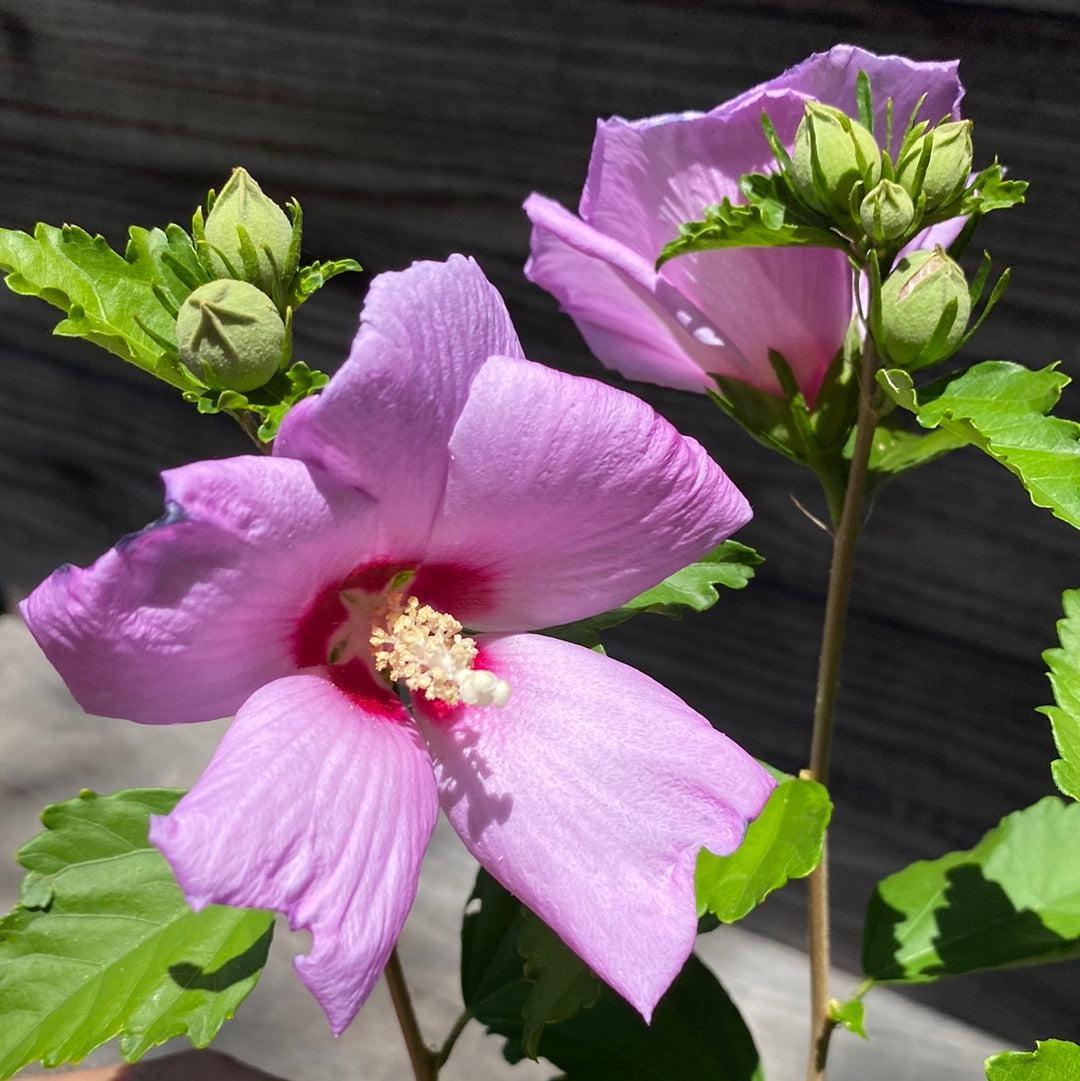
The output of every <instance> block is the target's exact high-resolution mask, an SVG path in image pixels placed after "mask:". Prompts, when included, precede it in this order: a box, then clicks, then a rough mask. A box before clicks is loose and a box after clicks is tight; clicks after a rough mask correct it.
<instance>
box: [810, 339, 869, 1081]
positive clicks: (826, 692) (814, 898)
mask: <svg viewBox="0 0 1080 1081" xmlns="http://www.w3.org/2000/svg"><path fill="white" fill-rule="evenodd" d="M876 368H877V353H876V351H875V349H874V345H873V341H872V339H871V338H870V336H869V334H868V335H867V339H866V344H865V345H864V347H863V355H862V365H861V370H860V373H859V387H860V391H859V416H858V422H857V426H856V429H855V448H854V450H853V452H852V456H851V466H850V469H849V472H848V481H847V489H846V491H845V493H844V500H843V506H842V508H841V510H840V516H839V518H838V519H837V520H836V522H835V525H836V532H835V533H834V535H833V552H832V565H831V567H830V569H829V590H828V595H827V598H826V601H825V623H824V628H823V630H822V635H821V656H820V659H819V662H818V680H817V693H816V695H815V699H814V730H813V736H812V740H811V746H810V767H809V769H807V770H806V771H804V773H805V776H808V777H810V778H811V779H812V780H815V781H820V782H821V783H822V784H824V783H826V782H827V780H828V776H829V754H830V751H831V748H832V734H833V719H834V716H835V713H836V698H837V691H838V689H839V683H840V661H841V657H842V655H843V649H844V629H845V626H846V623H847V612H848V601H849V599H850V596H851V579H852V572H853V570H854V565H855V544H856V541H857V540H858V538H859V532H860V530H861V528H862V518H863V502H864V499H865V495H866V479H867V474H868V471H869V463H870V448H871V446H872V445H873V440H874V428H875V427H876V425H877V421H878V412H877V409H876V406H875V404H874V397H875V390H876V386H875V383H874V372H875V370H876ZM826 495H827V496H829V492H828V490H826ZM830 503H832V498H830ZM808 885H809V891H808V907H807V930H808V942H809V952H810V1054H809V1061H808V1063H807V1067H806V1077H807V1081H824V1078H825V1063H826V1060H827V1058H828V1054H829V1038H830V1037H831V1035H832V1030H833V1027H834V1025H833V1023H832V1022H831V1021H830V1018H829V956H830V950H829V864H828V845H827V843H826V845H825V846H824V847H823V848H822V853H821V863H820V864H818V867H817V869H816V870H815V871H814V872H813V874H811V876H810V879H809V884H808Z"/></svg>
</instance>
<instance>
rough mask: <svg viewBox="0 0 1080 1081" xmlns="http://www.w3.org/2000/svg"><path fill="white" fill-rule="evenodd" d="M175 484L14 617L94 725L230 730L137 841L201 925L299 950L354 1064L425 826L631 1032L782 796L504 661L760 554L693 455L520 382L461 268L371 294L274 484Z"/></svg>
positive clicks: (645, 716)
mask: <svg viewBox="0 0 1080 1081" xmlns="http://www.w3.org/2000/svg"><path fill="white" fill-rule="evenodd" d="M164 480H165V489H166V496H167V504H166V506H167V511H166V513H165V516H164V517H163V518H162V519H161V520H160V521H158V522H156V523H154V524H153V525H152V526H149V527H148V528H147V529H145V530H143V531H142V532H140V533H137V534H135V535H134V536H132V537H129V538H126V539H125V540H123V541H121V542H120V543H119V544H118V545H117V546H116V547H115V548H113V549H112V550H111V551H110V552H108V553H107V554H106V555H104V556H102V557H101V559H99V560H98V561H97V562H96V563H95V564H94V565H93V566H91V567H89V568H87V569H77V568H71V567H68V568H61V569H60V570H58V571H56V572H55V573H54V574H53V575H52V576H51V577H50V578H48V579H47V580H46V581H45V582H44V583H43V584H42V585H41V586H39V587H38V589H37V590H36V591H35V592H34V593H33V594H32V595H31V596H30V597H29V599H28V600H27V601H26V602H25V604H24V606H23V612H24V615H25V617H26V621H27V623H28V625H29V626H30V629H31V631H32V632H33V634H34V636H35V637H36V638H37V640H38V642H39V643H40V645H41V647H42V648H43V649H44V651H45V653H46V655H47V656H48V657H49V659H50V660H51V661H52V663H53V664H54V665H55V666H56V668H57V669H58V670H59V672H60V674H61V675H62V676H63V677H64V679H65V681H66V682H67V684H68V686H69V687H70V688H71V690H72V692H73V693H74V695H75V697H76V698H77V699H78V700H79V702H80V703H81V704H82V705H83V706H84V707H85V708H86V709H87V710H88V711H90V712H93V713H101V714H107V715H110V716H119V717H127V718H130V719H132V720H135V721H140V722H144V723H149V724H174V723H183V722H190V721H202V720H207V719H209V718H213V717H219V716H223V715H226V714H230V713H234V712H235V714H236V719H235V721H234V722H233V724H232V726H231V727H230V728H229V730H228V732H227V733H226V735H225V737H224V739H223V740H222V742H221V745H220V746H219V748H218V750H217V752H216V754H215V755H214V758H213V760H212V761H211V763H210V765H209V766H208V767H207V768H206V771H205V772H204V773H203V775H202V777H201V778H200V779H199V780H198V782H197V783H196V784H195V786H194V787H193V788H192V789H191V791H190V792H189V793H188V795H186V796H185V797H184V798H183V799H182V800H181V801H180V803H179V804H178V805H177V807H176V809H175V810H174V811H173V812H172V813H171V814H170V815H168V816H167V817H165V818H158V819H154V820H153V821H152V824H151V838H152V840H153V842H154V843H155V844H156V845H157V846H158V847H159V848H160V849H161V851H162V852H163V853H164V854H165V856H166V858H167V859H168V860H169V862H170V864H171V865H172V867H173V869H174V871H175V872H176V876H177V879H178V880H179V882H180V884H181V886H182V887H183V889H184V892H185V894H186V896H187V898H188V900H189V902H190V904H191V905H192V906H193V907H195V908H199V907H201V906H202V905H205V904H208V903H211V902H217V903H222V904H231V905H241V906H255V907H262V908H272V909H277V910H279V911H281V912H284V913H285V914H286V915H287V916H288V919H289V921H290V924H291V925H292V926H293V927H294V928H305V929H307V930H310V932H311V933H312V936H313V941H312V947H311V950H310V952H309V953H308V954H306V955H305V956H302V957H300V958H298V959H297V962H296V967H297V970H298V972H299V974H300V978H301V979H302V980H303V982H304V983H305V984H306V985H307V986H308V987H309V988H310V990H311V991H312V993H313V994H314V995H315V997H316V998H317V999H318V1001H319V1002H320V1004H321V1005H322V1007H323V1009H324V1010H325V1011H326V1014H327V1016H328V1018H329V1021H330V1024H331V1027H332V1029H333V1031H334V1032H335V1033H339V1032H341V1031H342V1030H343V1029H344V1028H345V1027H346V1025H348V1023H349V1021H350V1020H351V1019H352V1017H353V1016H354V1015H355V1013H356V1011H357V1010H358V1009H359V1007H360V1005H361V1003H362V1002H363V1001H364V999H365V997H366V996H367V995H368V993H369V992H370V990H371V988H372V986H373V984H374V983H375V981H376V979H377V978H378V976H379V973H380V971H381V970H382V968H383V966H384V965H385V963H386V960H387V958H388V956H389V954H390V951H391V949H392V947H393V945H394V942H395V940H396V939H397V936H398V933H399V932H400V930H401V928H402V925H403V924H404V922H405V918H406V915H407V914H408V911H409V908H410V907H411V905H412V902H413V898H414V896H415V893H416V884H417V877H418V874H419V868H420V861H421V857H422V855H423V852H424V849H425V848H426V846H427V843H428V839H429V838H430V836H431V832H432V829H433V827H434V824H435V818H436V814H437V811H438V807H439V805H440V804H441V805H442V808H443V810H444V811H445V813H446V815H447V817H448V818H449V820H450V822H451V823H452V824H453V826H454V828H455V829H456V830H457V832H458V834H459V835H460V836H461V838H462V840H463V841H464V842H465V845H466V847H467V848H468V849H469V851H470V852H472V853H473V854H474V855H475V856H476V858H477V859H478V860H479V861H480V862H481V863H482V864H483V865H484V866H485V867H486V868H487V869H488V870H489V871H490V872H491V873H492V875H494V876H495V878H497V879H498V880H499V881H500V882H501V883H502V884H503V885H504V886H506V888H507V889H509V890H511V891H512V892H513V893H515V894H516V895H517V896H518V897H520V898H521V899H522V900H523V901H524V902H525V903H526V904H527V905H529V907H530V908H532V909H533V910H534V911H535V912H536V913H537V914H538V915H540V916H541V917H542V918H543V919H544V920H546V921H547V922H548V923H549V924H550V925H551V926H552V927H553V928H554V929H555V930H556V931H557V932H558V933H559V935H561V936H562V938H563V939H564V940H565V941H566V942H567V943H568V944H569V945H570V946H571V947H572V948H573V949H574V950H576V951H577V952H578V953H579V954H580V955H581V956H582V958H584V959H585V960H586V961H587V962H588V963H589V964H590V965H591V966H592V967H593V968H594V969H595V970H596V972H597V973H599V975H600V976H601V977H602V978H603V979H605V980H606V981H607V982H608V983H609V984H611V986H612V987H614V988H615V989H616V990H617V991H619V992H620V993H621V994H623V995H624V996H625V997H626V998H627V999H628V1000H629V1001H630V1002H632V1003H633V1004H634V1005H635V1006H636V1007H637V1008H638V1009H639V1010H640V1011H641V1012H642V1013H643V1014H645V1015H646V1016H648V1015H649V1014H650V1012H651V1010H652V1008H653V1006H654V1005H655V1003H656V1002H657V1000H658V999H659V997H660V995H661V994H662V993H663V992H664V990H665V989H666V988H667V986H668V985H669V984H670V982H671V981H672V979H673V978H674V977H675V975H676V974H677V973H678V971H679V969H680V968H681V966H682V964H683V962H684V961H685V960H686V958H687V956H688V954H689V952H690V950H691V947H692V944H693V940H694V933H695V925H696V916H695V903H694V865H695V860H696V857H697V853H698V850H699V848H701V847H702V846H704V847H707V848H709V849H711V850H712V851H713V852H717V853H728V852H731V851H732V850H733V849H734V848H735V847H736V846H737V845H738V844H739V842H740V840H741V839H742V836H743V833H744V830H745V827H746V825H747V822H748V821H749V820H750V819H752V818H753V817H754V816H755V815H757V814H758V812H759V811H760V810H761V807H762V805H763V804H764V802H765V800H766V798H767V797H768V794H769V791H770V789H771V787H772V782H771V780H770V779H769V777H768V775H767V774H766V773H765V772H764V771H763V770H762V769H761V768H760V766H758V765H757V763H755V762H754V760H753V759H752V758H750V757H749V756H748V755H747V754H746V753H745V752H744V751H742V750H741V749H740V748H739V747H737V746H736V745H735V744H734V743H732V742H731V741H730V740H729V739H727V738H726V737H725V736H723V735H721V734H720V733H719V732H717V731H715V730H714V729H713V728H712V727H711V726H710V725H709V723H708V722H707V721H706V720H705V719H704V718H703V717H701V716H700V715H698V714H697V713H695V712H694V711H693V710H691V709H690V708H688V707H687V706H686V705H685V704H684V703H683V702H682V701H680V700H679V699H678V698H677V697H676V696H675V695H673V694H671V693H670V692H668V691H666V690H665V689H664V688H663V687H660V686H659V685H658V684H656V683H654V682H653V681H652V680H651V679H649V678H648V677H646V676H644V675H642V674H640V673H639V672H636V671H634V670H633V669H631V668H628V667H626V666H625V665H623V664H620V663H619V662H617V661H614V660H611V659H609V658H607V657H604V656H601V655H599V654H597V653H595V652H592V651H591V650H588V649H585V648H583V647H580V646H575V645H571V644H569V643H566V642H562V641H558V640H555V639H553V638H548V637H542V636H538V635H534V634H528V633H521V632H526V631H530V630H535V629H537V628H543V627H547V626H551V625H553V624H560V623H565V622H568V621H571V620H575V619H579V618H582V617H585V616H588V615H591V614H595V613H597V612H599V611H602V610H605V609H608V608H611V607H613V606H616V605H618V604H620V603H622V602H624V601H626V600H627V599H628V598H630V597H632V596H634V595H635V594H636V593H638V592H640V591H641V590H643V589H645V588H647V587H649V586H651V585H653V584H654V583H656V582H657V581H659V580H660V579H662V578H664V577H665V576H666V575H668V574H670V573H672V572H674V571H675V570H677V569H678V568H680V567H682V566H684V565H685V564H687V563H689V562H691V561H692V560H693V559H694V558H695V557H697V556H699V555H701V554H702V553H704V552H706V551H708V550H710V549H711V548H712V547H713V546H714V545H716V544H718V543H719V542H720V541H722V540H723V539H724V538H726V537H727V536H728V535H729V534H730V533H731V532H732V531H733V530H735V529H737V528H738V527H739V526H741V525H743V524H744V523H745V522H746V521H747V519H748V518H749V516H750V511H749V507H748V505H747V503H746V500H745V499H744V498H743V497H742V495H741V494H740V493H739V491H738V490H737V489H736V488H735V487H734V485H733V484H732V483H731V482H730V481H729V480H728V478H727V477H726V476H725V475H724V474H723V472H722V471H721V470H720V469H719V467H717V466H716V465H715V464H714V463H713V462H712V461H710V460H709V458H708V457H707V456H706V455H705V453H704V452H703V450H702V449H701V447H700V446H699V445H698V444H697V443H695V442H694V441H693V440H690V439H685V438H683V437H682V436H680V435H679V434H678V432H676V431H675V430H674V429H673V428H672V427H671V426H670V425H669V424H667V423H666V422H665V421H664V420H662V419H661V418H660V417H658V416H657V415H656V414H655V413H653V411H652V410H651V409H649V408H648V407H647V406H645V405H644V404H643V403H642V402H640V401H638V400H637V399H635V398H633V397H631V396H630V395H629V394H625V393H622V392H619V391H616V390H612V389H611V388H608V387H605V386H603V385H601V384H600V383H596V382H593V381H591V380H585V379H579V378H574V377H572V376H568V375H563V374H560V373H558V372H556V371H553V370H551V369H549V368H545V367H542V366H540V365H537V364H532V363H530V362H529V361H527V360H525V359H523V357H522V353H521V347H520V345H519V343H518V339H517V336H516V334H515V333H514V329H513V326H512V325H511V323H510V320H509V317H508V316H507V313H506V310H505V308H504V307H503V304H502V301H501V299H500V298H499V296H498V294H497V293H496V292H495V290H494V289H493V287H492V286H491V285H490V284H489V283H488V282H487V280H486V279H485V278H484V276H483V274H482V273H481V271H480V270H479V268H478V267H477V266H476V264H475V263H473V262H472V261H470V260H466V259H464V258H463V257H461V256H454V257H452V258H451V259H450V260H449V261H448V262H446V263H420V264H416V265H415V266H413V267H412V268H411V269H409V270H407V271H404V272H402V273H396V274H384V275H382V276H380V277H379V278H378V279H376V280H375V281H374V282H373V283H372V286H371V291H370V294H369V296H368V300H367V304H366V305H365V308H364V313H363V317H362V322H361V326H360V330H359V333H358V335H357V337H356V341H355V343H354V345H353V349H352V354H351V356H350V357H349V359H348V361H347V362H346V363H345V365H344V366H343V367H342V369H341V371H340V372H338V374H337V375H336V376H335V377H334V379H333V380H332V381H331V383H330V385H329V386H328V387H327V388H326V390H325V391H324V392H323V393H322V394H321V395H320V396H319V397H318V398H314V399H309V400H307V401H305V402H304V403H303V404H301V405H300V406H298V407H297V408H296V409H294V410H293V412H292V413H291V414H290V415H289V417H288V418H287V419H286V422H285V424H284V426H283V428H282V431H281V435H280V436H279V438H278V441H277V444H276V446H275V456H274V457H272V458H270V457H258V456H255V457H239V458H232V459H228V460H224V461H208V462H196V463H194V464H192V465H188V466H185V467H183V468H180V469H175V470H170V471H169V472H167V473H166V474H165V477H164ZM464 628H469V630H468V631H466V630H465V629H464ZM392 685H396V686H397V687H398V688H401V687H404V688H407V689H408V692H409V695H408V698H409V699H410V704H409V705H406V704H403V701H402V698H400V697H399V696H398V694H395V693H394V689H393V686H392ZM613 896H617V897H618V899H619V900H618V911H617V912H615V911H612V910H611V898H612V897H613Z"/></svg>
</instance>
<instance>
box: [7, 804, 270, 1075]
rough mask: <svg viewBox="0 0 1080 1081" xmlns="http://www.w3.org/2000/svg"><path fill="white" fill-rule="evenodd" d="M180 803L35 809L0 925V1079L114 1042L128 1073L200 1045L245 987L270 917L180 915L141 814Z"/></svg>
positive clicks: (213, 909) (258, 963) (179, 899)
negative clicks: (153, 1051)
mask: <svg viewBox="0 0 1080 1081" xmlns="http://www.w3.org/2000/svg"><path fill="white" fill-rule="evenodd" d="M182 794H183V793H182V792H178V791H174V790H166V789H135V790H131V791H125V792H116V793H113V794H112V795H109V796H98V795H96V794H94V793H93V792H83V793H82V794H81V795H80V796H79V798H78V799H73V800H69V801H67V802H66V803H57V804H54V805H52V806H51V807H47V808H46V809H45V811H44V812H43V814H42V821H43V822H44V823H45V827H46V829H45V832H44V833H41V834H38V836H36V837H35V838H34V839H33V840H31V841H30V842H29V843H28V844H26V845H24V846H23V848H22V849H21V850H20V851H19V853H18V855H17V857H16V858H17V859H18V861H19V863H21V864H22V865H23V867H25V868H26V869H27V871H28V874H27V875H26V877H25V879H24V880H23V885H22V892H21V895H20V903H19V905H18V906H17V907H16V908H15V909H14V910H13V911H12V912H11V913H9V914H8V915H7V916H5V917H4V918H3V919H2V920H0V1077H10V1076H11V1075H12V1074H13V1073H15V1071H16V1070H19V1069H21V1068H22V1067H23V1066H25V1065H26V1064H28V1063H30V1062H33V1061H35V1060H37V1059H40V1060H41V1062H42V1064H43V1065H45V1066H57V1065H60V1064H61V1063H65V1062H78V1061H79V1060H80V1059H82V1058H83V1057H84V1056H85V1055H86V1054H87V1053H88V1052H90V1051H92V1050H93V1049H94V1048H95V1047H97V1046H98V1045H99V1044H102V1043H105V1042H106V1041H107V1040H110V1039H112V1038H113V1037H114V1036H120V1038H121V1041H120V1049H121V1052H122V1053H123V1055H124V1057H125V1058H126V1059H127V1060H128V1061H130V1062H134V1061H136V1060H137V1059H139V1058H141V1057H142V1055H144V1054H145V1053H146V1051H148V1050H149V1049H150V1048H151V1047H153V1046H155V1045H156V1044H160V1043H164V1042H165V1041H166V1040H170V1039H172V1038H173V1037H174V1036H180V1035H183V1034H185V1033H186V1034H187V1036H188V1038H189V1039H190V1040H191V1042H192V1043H193V1044H194V1045H195V1046H196V1047H206V1046H207V1045H208V1044H209V1043H210V1041H211V1040H213V1038H214V1036H215V1035H216V1034H217V1032H218V1030H219V1029H220V1028H221V1026H222V1024H224V1022H225V1021H226V1020H228V1019H229V1018H230V1017H232V1015H233V1014H234V1013H235V1012H236V1008H237V1007H238V1006H239V1005H240V1003H241V1002H243V1000H244V999H245V998H246V997H247V995H248V993H249V992H250V991H251V989H252V988H253V987H254V986H255V982H256V981H257V979H258V977H259V971H260V969H261V968H262V966H263V965H264V964H265V962H266V955H267V951H268V950H269V947H270V938H271V935H272V933H273V917H272V915H270V914H269V913H265V912H259V911H255V910H241V909H233V908H223V907H220V906H218V905H210V906H208V907H206V908H204V909H203V910H202V911H201V912H199V913H194V912H192V911H191V910H190V909H189V908H188V907H187V905H186V904H185V903H184V898H183V895H182V893H181V892H180V889H179V887H178V886H177V885H176V882H175V880H174V878H173V874H172V871H171V870H170V869H169V865H168V864H167V863H166V862H165V858H164V857H163V856H162V855H161V854H160V853H159V852H158V851H157V849H155V848H153V847H152V846H151V845H150V843H149V841H148V840H147V829H148V820H149V816H150V815H152V814H167V813H168V812H169V811H170V810H171V809H172V807H173V805H174V804H175V803H176V801H177V800H178V799H179V798H180V796H181V795H182Z"/></svg>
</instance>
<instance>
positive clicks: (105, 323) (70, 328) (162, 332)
mask: <svg viewBox="0 0 1080 1081" xmlns="http://www.w3.org/2000/svg"><path fill="white" fill-rule="evenodd" d="M0 271H2V272H4V273H5V274H6V275H7V279H6V280H7V285H8V288H9V289H11V290H12V292H15V293H19V294H22V295H24V296H36V297H40V298H41V299H42V300H45V301H47V302H48V303H49V304H51V305H53V307H55V308H59V309H60V310H61V311H63V312H64V313H65V315H66V318H65V319H62V320H61V321H60V322H59V323H58V324H57V325H56V327H55V328H54V331H53V333H54V334H59V335H61V336H63V337H70V338H84V339H86V340H87V341H91V342H93V343H94V344H95V345H98V346H100V347H101V348H103V349H107V350H108V351H109V352H110V353H114V354H115V355H116V356H118V357H120V358H122V359H123V360H126V361H128V362H129V363H131V364H134V365H136V366H138V367H140V368H142V369H143V370H144V371H147V372H149V373H150V374H151V375H154V376H157V378H159V379H163V380H165V382H167V383H171V384H172V385H173V386H175V387H179V388H180V389H181V390H197V389H198V387H199V384H198V383H197V382H196V381H195V380H194V379H193V378H192V377H191V376H190V375H189V374H188V373H187V372H186V371H185V370H184V369H183V368H182V367H181V366H180V362H179V354H178V352H177V349H176V347H175V344H174V343H175V321H176V320H175V316H176V309H177V308H178V307H179V305H180V304H181V303H182V302H183V300H184V298H185V297H186V296H187V295H188V293H190V292H191V290H192V288H193V283H194V284H198V283H200V282H203V281H205V280H207V279H206V274H205V271H204V270H203V269H202V267H201V266H200V264H199V261H198V259H197V258H196V255H195V251H194V249H193V248H192V246H191V240H190V238H189V237H188V235H187V234H186V233H185V232H184V230H183V229H181V228H180V227H179V226H176V225H170V226H169V227H168V229H166V230H161V229H141V228H139V227H137V226H132V228H131V229H130V238H129V241H128V245H127V249H126V250H125V252H124V254H123V255H120V254H118V253H117V252H115V251H113V250H112V248H110V247H109V245H108V244H107V243H106V242H105V240H104V238H103V237H100V236H97V237H91V236H90V235H89V234H88V233H86V232H84V231H83V230H82V229H79V228H78V227H77V226H74V225H65V226H64V227H63V228H62V229H58V228H56V227H55V226H52V225H45V224H44V223H39V224H38V225H37V226H36V227H35V229H34V235H33V236H29V235H27V234H26V233H21V232H17V231H15V230H11V229H0ZM170 309H171V310H170Z"/></svg>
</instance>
